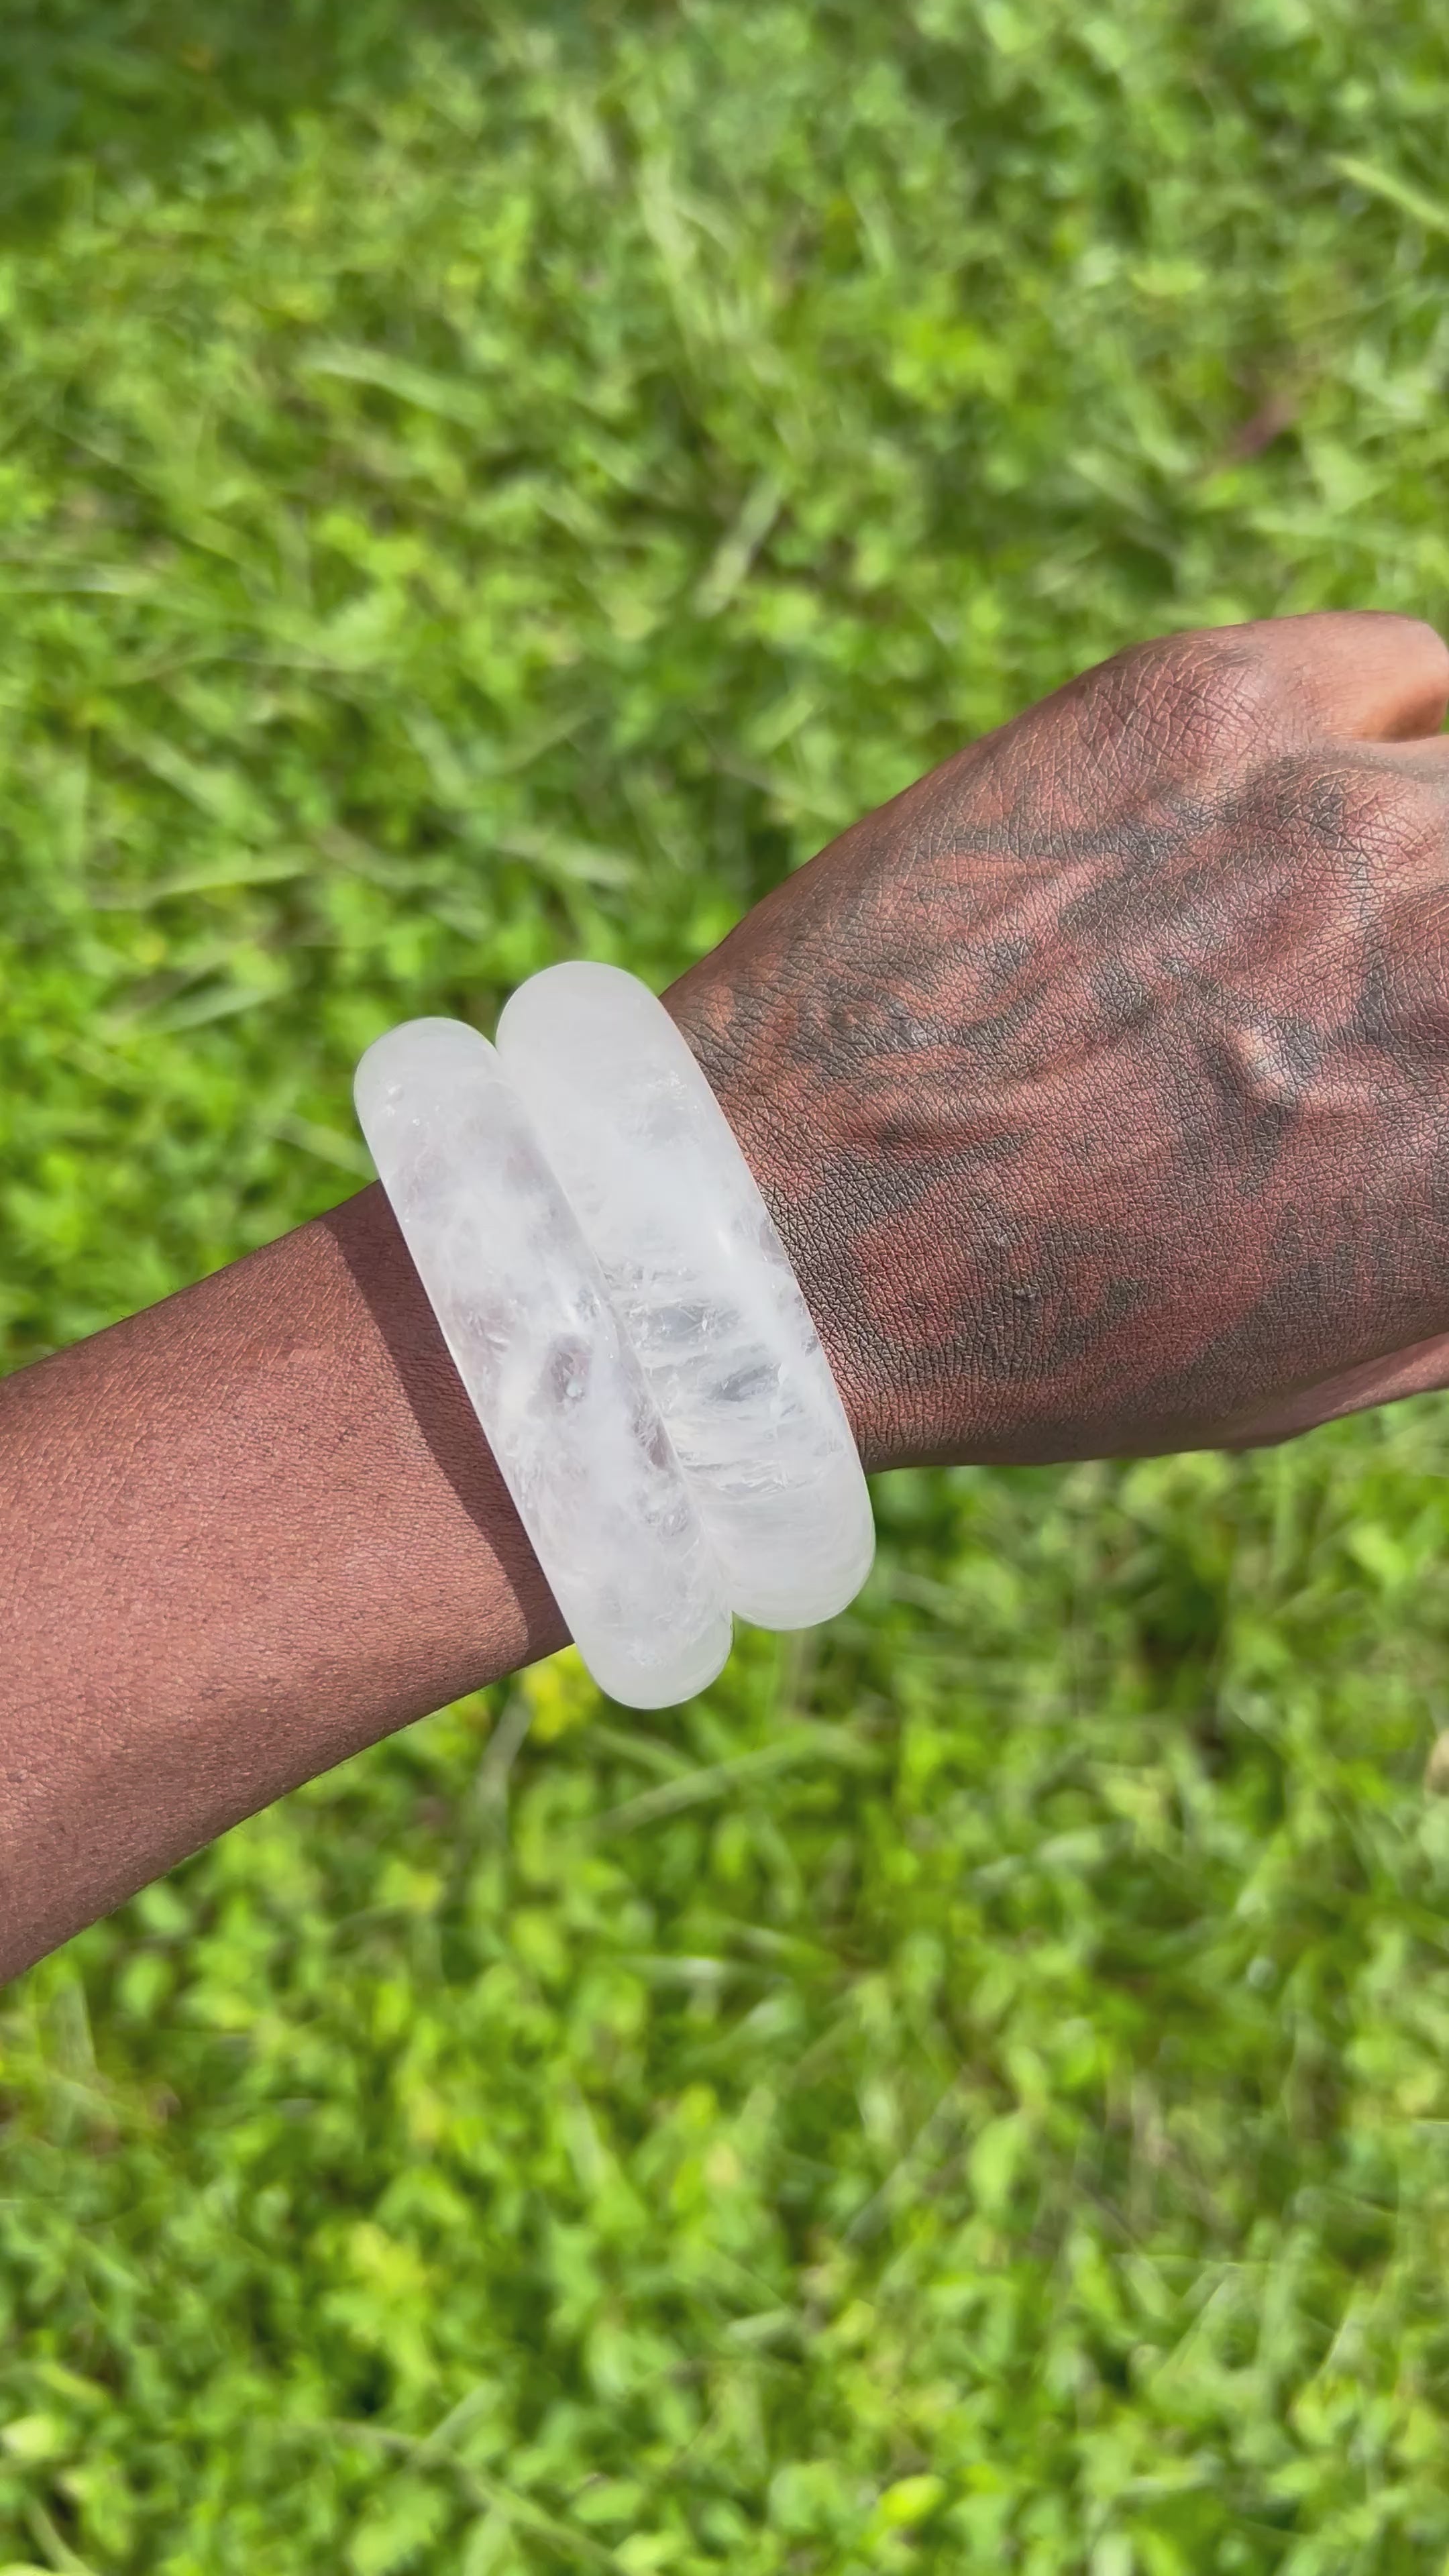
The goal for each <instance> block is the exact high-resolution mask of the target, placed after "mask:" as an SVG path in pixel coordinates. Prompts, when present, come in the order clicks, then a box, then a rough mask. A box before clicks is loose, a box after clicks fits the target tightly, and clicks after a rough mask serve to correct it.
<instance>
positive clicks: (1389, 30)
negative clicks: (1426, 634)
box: [0, 0, 1449, 2576]
mask: <svg viewBox="0 0 1449 2576" xmlns="http://www.w3.org/2000/svg"><path fill="white" fill-rule="evenodd" d="M0 14H3V31H0V54H3V59H0V137H3V148H0V990H3V1015H0V1349H3V1359H4V1363H5V1364H6V1365H19V1364H21V1363H23V1362H24V1361H25V1360H27V1359H29V1358H32V1357H34V1356H35V1355H37V1354H38V1353H40V1352H42V1351H44V1350H47V1349H49V1348H52V1347H54V1346H56V1345H57V1344H61V1343H64V1342H66V1341H69V1340H71V1339H73V1338H75V1337H76V1336H78V1335H80V1334H84V1333H87V1332H90V1331H92V1330H94V1329H95V1328H97V1327H98V1326H100V1325H102V1324H104V1323H106V1322H107V1321H108V1320H110V1319H111V1318H113V1317H115V1316H117V1315H120V1314H123V1313H125V1312H127V1311H128V1310H130V1309H133V1308H135V1307H137V1306H139V1305H142V1304H145V1303H146V1302H148V1301H149V1300H151V1299H154V1298H156V1297H159V1296H161V1295H163V1294H165V1293H166V1292H167V1291H168V1290H169V1289H171V1288H173V1287H176V1286H179V1285H180V1284H181V1283H182V1282H184V1281H186V1280H189V1279H192V1278H194V1277H196V1276H197V1275H199V1274H200V1273H202V1272H204V1271H205V1270H207V1269H208V1268H211V1267H214V1266H215V1265H217V1264H219V1263H221V1262H224V1261H226V1260H229V1259H231V1258H232V1257H234V1256H235V1255H236V1254H238V1253H240V1252H242V1251H244V1250H246V1249H248V1248H249V1247H251V1246H252V1245H255V1244H257V1243H260V1242H263V1241H265V1240H267V1239H269V1238H270V1237H272V1236H274V1235H276V1234H278V1233H279V1232H281V1231H282V1230H283V1229H284V1228H286V1227H288V1226H290V1225H293V1224H295V1223H297V1222H298V1221H299V1220H300V1219H302V1218H304V1217H306V1216H309V1215H311V1214H313V1213H315V1212H316V1211H317V1210H319V1209H321V1208H324V1207H326V1206H328V1205H329V1204H331V1203H332V1202H333V1201H334V1200H336V1199H337V1198H338V1197H340V1196H342V1195H343V1194H345V1193H346V1192H347V1191H348V1190H349V1189H350V1188H352V1187H354V1186H355V1185H356V1182H357V1180H358V1179H359V1178H360V1177H364V1176H365V1175H366V1171H367V1164H366V1160H365V1157H364V1156H363V1154H362V1152H361V1149H360V1147H359V1145H358V1143H357V1140H356V1137H355V1132H354V1129H353V1126H352V1121H351V1115H350V1109H349V1104H348V1082H349V1075H350V1068H351V1064H352V1061H353V1059H354V1057H355V1055H356V1054H357V1052H358V1050H359V1049H360V1047H361V1046H362V1045H363V1044H364V1043H365V1042H366V1041H367V1040H368V1039H370V1038H371V1037H372V1036H374V1035H375V1034H376V1033H377V1032H378V1030H380V1029H381V1028H382V1027H384V1026H385V1025H386V1024H387V1023H388V1022H389V1021H391V1020H392V1019H395V1018H397V1017H400V1016H402V1015H405V1014H407V1013H410V1012H415V1011H419V1010H449V1011H459V1012H462V1013H464V1014H465V1015H468V1016H470V1017H474V1018H476V1019H477V1020H478V1021H480V1023H481V1024H483V1025H484V1026H490V1025H491V1021H492V1016H493V1014H494V1013H495V1011H496V1009H497V1007H498V1004H499V1002H500V1000H501V999H502V997H503V996H504V994H505V993H506V992H507V990H508V989H509V988H510V986H511V985H512V984H513V983H514V982H515V981H516V980H517V979H518V978H519V977H520V976H522V975H523V974H525V973H527V972H528V971H530V970H531V969H532V968H534V967H536V966H538V965H540V964H542V963H544V962H546V961H547V960H549V959H551V958H555V957H559V956H564V955H569V954H578V953H588V954H590V955H595V956H601V957H609V958H614V959H617V960H620V961H622V962H627V963H628V964H630V965H631V966H633V967H635V968H637V969H638V970H639V971H640V972H641V973H643V974H645V975H646V976H648V977H649V978H651V979H652V980H654V981H656V982H663V981H664V980H666V979H667V978H668V977H669V975H671V974H672V973H673V972H675V971H676V970H677V969H678V968H679V967H680V966H681V965H682V964H683V963H684V962H686V961H687V960H688V959H689V958H691V957H692V956H694V955H696V954H697V953H698V952H699V950H700V949H701V948H702V947H704V946H707V945H708V944H709V943H710V942H711V941H712V940H714V939H715V938H716V937H717V936H718V935H719V934H720V933H721V932H722V931H723V930H724V929H725V928H726V927H727V926H728V925H729V923H730V922H731V921H732V920H733V919H734V918H735V917H736V916H737V915H738V913H739V912H740V911H741V909H742V908H743V907H744V906H745V905H746V904H747V903H748V902H749V901H750V900H751V899H752V898H753V897H754V896H755V895H756V894H757V893H758V892H760V891H761V890H763V889H764V888H765V887H766V886H767V885H768V884H770V883H771V882H772V881H773V880H774V879H775V878H776V877H778V876H779V874H780V873H781V872H782V871H783V870H785V869H788V868H789V867H790V866H792V865H793V864H795V863H797V862H798V861H800V860H801V859H803V858H804V857H806V856H807V855H808V854H809V853H810V852H811V851H812V850H814V849H816V848H817V847H819V846H820V845H821V843H822V842H823V841H825V840H827V839H828V838H829V837H830V835H831V834H832V833H833V832H834V831H835V830H836V829H838V828H839V827H840V826H841V825H843V824H844V823H846V822H847V821H848V820H850V819H851V818H852V817H853V816H854V815H856V814H857V813H859V812H860V811H862V810H863V809H864V808H866V807H867V806H869V805H871V804H873V803H875V802H876V801H878V800H879V799H880V798H881V797H883V796H885V795H887V794H889V793H891V792H892V791H893V790H894V789H895V788H897V787H898V786H900V785H902V784H903V783H904V782H905V781H906V780H907V779H909V778H910V777H911V776H913V775H914V774H915V773H916V772H917V771H919V770H920V769H921V768H923V767H925V766H926V765H927V764H928V763H929V762H930V761H931V760H932V759H934V758H936V757H938V756H939V755H940V754H941V753H943V752H944V751H945V750H947V749H948V748H949V747H950V746H952V745H953V744H954V743H956V742H957V741H959V740H960V739H961V738H962V737H963V736H965V735H969V734H971V733H973V732H976V731H979V730H980V729H981V728H983V727H985V726H988V725H990V724H993V723H995V722H997V721H998V720H1000V719H1001V718H1002V717H1004V716H1005V715H1007V714H1009V713H1010V712H1011V711H1012V710H1013V709H1014V708H1016V707H1018V706H1020V705H1022V704H1023V703H1025V702H1026V701H1028V700H1029V699H1031V698H1033V697H1035V696H1037V695H1039V694H1040V693H1041V691H1043V690H1044V689H1046V688H1048V687H1050V686H1052V685H1053V684H1055V683H1056V682H1057V681H1058V680H1060V679H1062V678H1064V677H1065V676H1066V675H1067V674H1069V673H1070V672H1071V671H1072V670H1074V669H1076V668H1078V667H1080V666H1081V665H1082V664H1083V663H1085V662H1088V661H1090V660H1093V659H1095V658H1097V657H1099V656H1100V655H1102V654H1104V653H1106V652H1110V651H1112V650H1113V649H1115V648H1116V647H1117V646H1118V645H1120V644H1122V643H1125V642H1127V641H1129V640H1131V639H1132V638H1133V637H1135V636H1138V635H1141V634H1144V633H1149V632H1152V631H1155V630H1160V629H1162V628H1165V627H1170V626H1180V625H1186V624H1193V623H1198V622H1204V621H1209V620H1219V619H1226V618H1233V617H1239V616H1249V615H1257V614H1261V613H1264V612H1267V611H1271V610H1277V609H1292V608H1306V607H1312V606H1321V605H1325V604H1333V603H1342V604H1354V605H1379V606H1388V607H1402V608H1408V609H1413V610H1415V611H1418V612H1421V613H1427V614H1429V615H1431V616H1434V617H1437V618H1439V619H1440V620H1443V619H1444V618H1445V617H1446V616H1449V507H1446V502H1449V472H1446V467H1449V411H1446V402H1445V393H1446V375H1449V322H1446V318H1445V316H1446V292H1449V176H1446V168H1445V156H1444V148H1443V138H1444V135H1445V133H1446V131H1449V20H1446V18H1445V14H1444V11H1443V8H1442V5H1440V0H1396V5H1395V7H1394V8H1393V10H1392V11H1391V12H1385V13H1382V14H1380V15H1378V16H1376V17H1375V18H1374V19H1373V22H1372V41H1370V20H1369V15H1368V13H1366V12H1365V10H1364V9H1363V8H1362V7H1361V6H1359V5H1355V0H1318V5H1316V6H1313V7H1310V6H1308V5H1307V0H1225V5H1224V6H1222V7H1220V8H1216V9H1212V10H1205V9H1202V8H1200V7H1198V6H1196V5H1193V0H1111V5H1107V6H1101V5H1096V0H897V5H895V6H886V5H884V0H850V5H848V6H847V5H824V4H823V0H822V4H821V5H808V0H760V5H754V6H751V7H749V8H740V7H739V6H738V5H730V0H686V5H680V6H672V5H667V0H592V5H590V0H577V5H568V6H565V5H555V6H552V7H548V6H542V7H540V6H537V5H522V0H500V5H498V6H496V7H494V8H491V9H487V10H485V9H483V8H482V7H475V6H470V5H463V0H459V4H458V5H456V6H441V5H439V6H432V7H427V6H414V7H405V6H404V5H403V0H373V5H368V0H355V5H353V6H352V7H350V8H344V7H342V6H341V5H336V6H333V5H331V0H323V5H316V6H312V7H307V6H305V5H303V0H292V5H290V6H283V5H282V0H278V5H277V7H276V8H275V9H273V10H270V11H267V10H263V9H261V8H259V7H257V6H256V5H253V7H252V8H251V9H250V10H244V9H243V8H242V6H241V5H240V0H231V5H228V0H169V5H163V0H111V5H107V0H5V5H4V8H3V13H0ZM1446 1470H1449V1409H1446V1403H1445V1402H1444V1401H1440V1400H1437V1399H1436V1400H1429V1401H1426V1402H1423V1403H1421V1404H1418V1405H1415V1406H1412V1407H1407V1408H1404V1409H1402V1410H1401V1411H1399V1412H1397V1413H1394V1414H1390V1415H1387V1416H1383V1417H1379V1418H1371V1419H1369V1420H1366V1421H1364V1422H1362V1423H1358V1424H1351V1425H1347V1426H1342V1427H1340V1428H1337V1429H1335V1430H1332V1431H1329V1432H1325V1433H1322V1434H1319V1435H1317V1436H1316V1437H1314V1438H1313V1439H1312V1440H1310V1441H1307V1442H1304V1443H1301V1444H1299V1445H1298V1446H1296V1447H1293V1448H1290V1449H1286V1450H1284V1451H1282V1452H1279V1453H1275V1454H1267V1455H1264V1456H1263V1457H1261V1458H1257V1459H1250V1460H1246V1461H1239V1462H1236V1463H1234V1462H1229V1461H1225V1460H1222V1459H1219V1458H1215V1457H1195V1458H1186V1459H1177V1460H1167V1461H1163V1462H1160V1463H1152V1464H1147V1465H1134V1466H1129V1467H1126V1468H1122V1467H1117V1466H1112V1465H1105V1466H1089V1467H1077V1468H1072V1469H1070V1470H1064V1471H1061V1472H1049V1471H1031V1472H1022V1473H1008V1472H993V1473H987V1472H981V1471H972V1470H960V1471H956V1472H951V1473H945V1472H940V1473H930V1474H925V1473H912V1474H903V1475H897V1476H894V1477H890V1478H886V1479H883V1480H882V1481H881V1483H880V1485H879V1487H878V1491H877V1503H878V1509H879V1517H880V1526H881V1542H882V1543H881V1552H880V1560H879V1564H878V1567H877V1570H876V1573H875V1575H874V1577H873V1578H872V1581H871V1584H870V1586H869V1589H868V1590H867V1592H866V1593H865V1595H864V1596H863V1598H862V1600H861V1601H860V1603H859V1604H858V1606H857V1608H856V1609H855V1611H854V1612H853V1613H852V1614H851V1615H850V1616H849V1617H847V1618H844V1619H842V1620H840V1621H839V1622H837V1623H836V1625H835V1626H834V1627H833V1628H831V1629H829V1630H828V1631H826V1632H824V1633H822V1634H820V1635H819V1636H814V1637H810V1638H807V1639H803V1640H792V1641H780V1640H772V1639H769V1638H765V1637H763V1636H747V1637H746V1638H745V1639H744V1641H743V1643H742V1646H741V1648H740V1650H739V1651H738V1652H737V1654H736V1657H735V1661H734V1663H733V1665H732V1667H731V1669H730V1671H729V1673H728V1674H727V1675H726V1677H725V1678H724V1679H723V1680H722V1681H721V1682H720V1683H719V1685H718V1686H717V1687H716V1688H715V1689H713V1690H712V1691H710V1692H709V1693H708V1694H707V1695H706V1696H705V1697H704V1698H703V1699H701V1700H700V1701H698V1702H697V1703H695V1704H693V1705H691V1706H690V1707H688V1708H686V1709H684V1710H681V1711H679V1712H678V1713H671V1714H669V1715H667V1716H664V1717H660V1718H650V1719H647V1720H643V1719H639V1718H637V1717H634V1716H629V1715H626V1714H625V1713H624V1712H621V1711H619V1710H616V1709H613V1708H611V1707H609V1706H608V1705H606V1704H604V1703H601V1702H600V1701H599V1700H598V1699H597V1697H596V1696H595V1695H594V1693H593V1692H592V1690H591V1687H590V1686H589V1684H588V1683H587V1681H586V1680H585V1678H584V1676H583V1674H582V1672H581V1671H580V1669H579V1668H578V1666H577V1665H576V1664H575V1663H574V1662H573V1660H572V1659H571V1657H569V1656H567V1655H565V1656H563V1657H560V1658H558V1659H556V1660H555V1661H554V1662H552V1663H550V1664H547V1665H543V1666H540V1667H539V1668H537V1669H536V1670H535V1671H533V1672H531V1673H528V1674H526V1675H524V1676H523V1677H522V1678H521V1679H519V1680H518V1681H516V1682H515V1683H513V1684H511V1685H508V1686H505V1687H500V1688H498V1689H496V1690H493V1691H490V1692H487V1693H483V1694H480V1695H478V1696H477V1697H476V1698H474V1699H471V1700H467V1701H465V1702H463V1703H461V1704H460V1705H459V1706H457V1707H455V1708H452V1709H449V1710H445V1711H443V1712H441V1713H440V1714H439V1715H437V1716H436V1717H434V1718H432V1719H430V1720H428V1721H426V1722H425V1723H424V1724H422V1725H421V1726H418V1727H415V1728H413V1729H411V1730H410V1731H409V1732H408V1733H406V1734H405V1735H403V1736H401V1737H399V1738H397V1739H395V1740H394V1741H393V1742H392V1743H390V1744H387V1745H384V1746H382V1747H380V1748H378V1749H377V1750H376V1751H374V1752H372V1753H370V1754H367V1755H365V1756H364V1757H362V1758H361V1759H359V1760H357V1761H355V1762H352V1763H350V1764H349V1765H347V1766H346V1767H345V1768H344V1769H343V1770H341V1771H338V1772H337V1773H335V1774H333V1775H332V1776H330V1777H328V1778H327V1779H325V1780H323V1781H321V1782H318V1783H316V1784H315V1785H314V1786H313V1787H312V1788H310V1789H308V1790H306V1791H304V1792H302V1793H301V1794H300V1795H298V1796H296V1797H295V1798H293V1799H291V1800H289V1801H287V1802H286V1803H285V1804H284V1805H282V1806H280V1807H278V1808H276V1809H274V1810H273V1811H272V1812H270V1813H269V1814H267V1815H265V1816H263V1817H260V1818H258V1819H256V1820H255V1821H254V1822H252V1823H251V1824H249V1825H246V1826H244V1827H242V1828H241V1829H240V1830H239V1831H237V1832H235V1833H233V1834H232V1835H230V1836H229V1837H227V1839H226V1840H225V1841H224V1842H223V1843H221V1844H219V1845H218V1846H217V1847H216V1848H214V1849H213V1850H211V1851H209V1852H207V1853H205V1854H204V1855H202V1856H200V1857H199V1858H197V1859H196V1860H194V1861H192V1862H191V1863H189V1864H188V1865H187V1866H186V1867H184V1868H182V1869H180V1870H178V1871H177V1872H176V1873H175V1874H174V1876H173V1877H172V1878H171V1879H169V1880H168V1881H166V1882H165V1883H164V1884H162V1885H160V1886H157V1887H155V1888H153V1889H151V1890H150V1891H149V1892H148V1893H147V1894H145V1895H143V1896H142V1897H140V1898H138V1899H137V1900H136V1902H135V1903H134V1904H132V1905H131V1906H129V1907H128V1908H127V1909H126V1910H125V1911H124V1913H122V1914H121V1915H120V1916H118V1917H117V1918H116V1919H115V1920H113V1921H112V1922H110V1923H107V1924H105V1925H102V1926H99V1927H97V1928H96V1929H95V1930H94V1931H92V1932H90V1933H87V1934H86V1935H85V1936H83V1937H82V1938H81V1939H80V1940H78V1941H77V1942H75V1943H74V1944H73V1945H72V1946H71V1948H70V1949H69V1950H68V1951H66V1952H65V1953H63V1954H62V1955H61V1956H60V1957H58V1958H56V1959H54V1960H51V1961H49V1962H47V1963H46V1964H45V1965H44V1966H43V1967H41V1968H40V1969H38V1970H36V1971H35V1972H33V1973H32V1974H31V1975H30V1976H29V1977H28V1978H26V1979H24V1980H22V1981H21V1982H20V1983H19V1984H18V1985H15V1986H12V1987H11V1988H10V1989H9V1990H8V1992H7V1993H6V1994H5V1995H4V1996H3V1997H0V2570H6V2569H8V2571H9V2576H14V2571H15V2570H16V2569H18V2568H46V2569H52V2570H62V2571H71V2576H298V2572H299V2571H308V2576H310V2571H313V2570H316V2571H319V2576H331V2571H333V2570H336V2571H338V2576H394V2571H396V2576H409V2572H411V2576H545V2571H553V2570H568V2569H581V2570H587V2569H600V2570H614V2571H616V2576H653V2571H656V2570H658V2571H661V2576H676V2571H677V2576H697V2572H702V2571H706V2570H722V2571H723V2570H728V2571H729V2576H897V2571H899V2576H906V2572H907V2571H912V2576H914V2571H921V2576H926V2571H939V2576H985V2571H988V2570H991V2571H995V2570H998V2569H1010V2570H1014V2571H1020V2576H1075V2572H1076V2571H1079V2570H1080V2571H1082V2576H1219V2571H1221V2576H1270V2571H1271V2576H1424V2572H1425V2571H1436V2570H1440V2569H1443V2568H1444V2567H1445V2566H1446V2564H1449V1800H1446V1799H1444V1798H1443V1797H1442V1796H1436V1795H1435V1794H1434V1792H1433V1790H1432V1788H1430V1787H1426V1785H1425V1763H1426V1757H1427V1756H1428V1754H1429V1752H1430V1748H1431V1747H1432V1746H1433V1744H1434V1742H1435V1739H1436V1737H1437V1736H1438V1734H1439V1733H1440V1731H1441V1728H1445V1727H1449V1590H1446V1580H1445V1559H1446V1555H1449V1482H1446Z"/></svg>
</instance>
